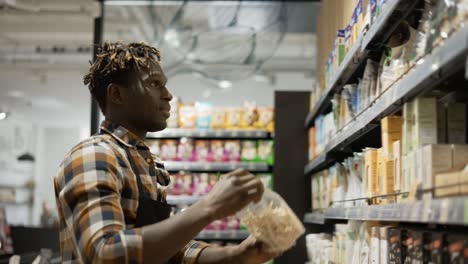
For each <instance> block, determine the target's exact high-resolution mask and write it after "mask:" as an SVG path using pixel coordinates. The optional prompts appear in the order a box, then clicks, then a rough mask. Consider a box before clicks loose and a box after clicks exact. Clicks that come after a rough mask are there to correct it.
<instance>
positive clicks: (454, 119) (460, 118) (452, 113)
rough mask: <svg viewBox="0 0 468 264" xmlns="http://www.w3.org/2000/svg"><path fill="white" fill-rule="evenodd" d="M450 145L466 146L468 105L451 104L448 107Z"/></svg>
mask: <svg viewBox="0 0 468 264" xmlns="http://www.w3.org/2000/svg"><path fill="white" fill-rule="evenodd" d="M447 131H448V143H450V144H466V104H461V103H456V104H449V105H448V107H447Z"/></svg>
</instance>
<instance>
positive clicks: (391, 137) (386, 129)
mask: <svg viewBox="0 0 468 264" xmlns="http://www.w3.org/2000/svg"><path fill="white" fill-rule="evenodd" d="M381 123H382V147H383V148H384V152H385V154H386V155H387V156H391V155H392V153H393V142H394V141H397V140H401V136H402V130H403V119H402V118H401V117H400V116H387V117H385V118H383V119H382V121H381Z"/></svg>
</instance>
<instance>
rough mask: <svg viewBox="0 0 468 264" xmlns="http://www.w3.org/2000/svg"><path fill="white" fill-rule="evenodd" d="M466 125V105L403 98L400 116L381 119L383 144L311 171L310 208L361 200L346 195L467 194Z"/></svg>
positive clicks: (385, 199)
mask: <svg viewBox="0 0 468 264" xmlns="http://www.w3.org/2000/svg"><path fill="white" fill-rule="evenodd" d="M449 109H450V110H449ZM466 126H467V118H466V104H462V103H451V104H447V105H445V104H438V103H437V101H436V99H435V98H431V97H418V98H415V99H414V100H413V101H410V102H407V103H405V104H404V106H403V113H402V116H388V117H385V118H383V119H382V120H381V142H382V148H378V149H373V148H366V149H364V150H363V152H362V153H354V155H353V156H352V157H349V158H347V159H345V160H344V161H343V162H340V163H336V164H334V165H332V166H331V167H330V168H329V169H327V170H324V171H321V172H318V173H315V175H312V178H311V179H312V180H311V184H312V186H311V189H312V197H311V198H312V209H314V210H315V209H324V208H328V207H330V206H333V207H349V206H360V205H366V204H367V203H366V202H365V200H357V201H349V200H353V199H359V198H372V197H376V196H383V195H390V196H384V197H380V198H377V199H371V203H372V204H385V203H395V202H403V201H405V200H407V199H405V198H404V197H406V195H404V196H403V195H396V196H394V195H393V194H396V193H400V192H402V193H405V194H408V193H411V195H412V197H409V199H410V200H412V199H422V198H424V199H431V198H432V197H433V196H436V197H444V196H455V195H466V194H468V187H466V185H467V184H464V183H465V182H467V181H468V178H467V177H468V175H467V173H466V172H465V171H463V169H464V167H465V165H466V164H467V163H468V145H465V143H466ZM439 133H441V134H442V135H443V136H439ZM317 134H320V132H318V133H317ZM450 135H452V136H450ZM317 138H318V137H317ZM315 145H316V146H317V144H315ZM309 151H311V150H309ZM311 152H312V151H311ZM450 186H452V187H450ZM416 194H419V195H417V197H416ZM342 201H346V202H342Z"/></svg>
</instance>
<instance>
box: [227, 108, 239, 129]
mask: <svg viewBox="0 0 468 264" xmlns="http://www.w3.org/2000/svg"><path fill="white" fill-rule="evenodd" d="M240 121H241V109H240V108H235V107H232V108H227V109H226V118H225V125H224V127H225V128H230V129H235V128H239V127H240Z"/></svg>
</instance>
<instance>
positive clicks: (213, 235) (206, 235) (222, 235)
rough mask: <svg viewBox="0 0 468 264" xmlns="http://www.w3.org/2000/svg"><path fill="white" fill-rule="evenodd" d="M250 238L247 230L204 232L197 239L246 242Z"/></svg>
mask: <svg viewBox="0 0 468 264" xmlns="http://www.w3.org/2000/svg"><path fill="white" fill-rule="evenodd" d="M248 236H249V232H248V231H246V230H203V231H201V232H200V233H199V234H198V235H197V236H196V237H195V239H200V240H244V239H246V238H247V237H248Z"/></svg>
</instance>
